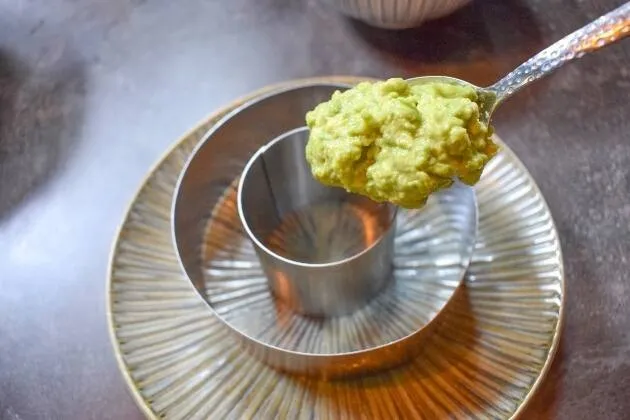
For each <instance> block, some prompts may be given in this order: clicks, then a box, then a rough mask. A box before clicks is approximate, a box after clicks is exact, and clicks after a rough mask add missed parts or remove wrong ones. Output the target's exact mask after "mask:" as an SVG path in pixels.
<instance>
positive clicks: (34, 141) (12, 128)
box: [0, 48, 86, 220]
mask: <svg viewBox="0 0 630 420" xmlns="http://www.w3.org/2000/svg"><path fill="white" fill-rule="evenodd" d="M85 85H86V82H85V74H84V70H83V65H82V64H81V62H80V61H79V60H78V59H77V58H76V57H74V55H73V54H72V53H71V52H70V51H68V50H67V49H65V48H64V49H60V51H59V53H58V56H56V57H55V59H54V60H53V61H52V62H49V63H46V67H44V68H41V69H37V70H34V69H33V68H31V67H29V66H28V65H27V64H26V63H25V62H23V61H22V60H20V59H19V58H18V57H17V56H16V55H14V54H11V53H10V52H8V51H5V50H0V220H2V219H3V218H5V217H8V216H9V215H10V214H11V212H13V211H14V210H15V209H16V207H18V206H19V205H20V204H21V203H23V202H24V201H25V200H27V199H28V198H29V197H30V196H31V194H33V193H34V192H35V191H36V190H38V189H39V187H41V186H42V185H43V184H45V183H46V182H47V181H49V180H50V179H51V178H52V177H53V176H54V175H55V174H56V173H57V172H58V171H59V170H60V169H62V168H63V166H64V164H65V163H66V161H67V159H68V157H69V155H70V154H71V152H72V150H73V149H74V148H75V147H76V142H77V138H78V134H79V128H80V126H81V121H82V119H83V109H84V98H85Z"/></svg>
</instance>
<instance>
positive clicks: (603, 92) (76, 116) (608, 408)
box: [0, 0, 630, 419]
mask: <svg viewBox="0 0 630 420" xmlns="http://www.w3.org/2000/svg"><path fill="white" fill-rule="evenodd" d="M619 4H621V1H619V0H599V1H594V0H592V1H586V0H585V1H580V2H566V1H563V0H544V1H543V0H526V1H525V0H512V1H502V0H478V1H477V2H475V3H473V4H472V5H471V6H469V7H468V8H466V9H464V10H463V11H461V12H459V13H457V14H455V15H452V16H450V17H448V18H446V19H444V20H441V21H438V22H432V23H429V24H426V25H424V26H423V27H421V28H419V29H415V30H409V31H403V32H398V33H394V32H385V31H379V30H374V29H370V28H368V27H366V26H365V25H362V24H358V23H355V22H350V21H347V20H345V19H343V18H341V17H340V16H338V15H337V14H335V13H334V12H332V11H331V10H329V9H327V8H325V7H322V6H320V5H319V3H318V2H315V1H307V0H301V1H300V0H293V1H291V0H230V1H201V0H190V1H180V2H174V1H167V0H155V1H146V0H110V1H98V0H21V1H15V0H0V418H2V419H140V418H142V415H141V413H140V411H139V410H138V409H137V408H136V406H135V405H134V402H133V400H132V398H131V397H130V395H129V393H128V391H127V389H126V387H125V385H124V383H123V381H122V377H121V375H120V373H119V372H118V370H117V367H116V364H115V360H114V356H113V352H112V350H111V345H110V343H109V338H108V336H107V329H106V317H105V301H104V296H105V275H106V271H107V259H108V253H109V249H110V245H111V242H112V239H113V237H114V235H115V232H116V227H117V225H118V224H119V222H120V221H121V219H122V217H123V213H124V211H125V208H126V206H127V203H128V201H129V200H130V199H131V198H132V196H133V194H134V191H135V190H136V188H137V187H138V186H139V184H140V183H141V181H142V179H143V176H144V174H145V173H146V172H147V171H148V170H149V168H150V167H151V165H152V164H153V163H154V162H155V161H156V159H157V158H158V157H159V156H160V155H161V154H162V153H163V152H164V150H165V149H166V148H167V147H168V146H169V145H170V144H172V143H173V142H174V141H175V139H177V138H178V137H179V136H180V135H181V134H182V133H184V132H185V131H186V130H187V129H189V128H190V127H191V126H193V125H194V124H195V123H196V122H197V121H199V120H200V119H201V118H202V117H204V116H205V115H206V114H208V113H210V112H211V111H213V110H214V109H216V108H217V107H219V106H220V105H221V104H224V103H226V102H229V101H230V100H231V99H233V98H235V97H237V96H239V95H242V94H245V93H247V92H248V91H251V90H252V89H254V88H258V87H261V86H263V85H266V84H268V83H271V82H276V81H280V80H285V79H290V78H298V77H307V76H313V75H324V74H358V75H366V76H378V77H387V76H395V75H400V76H411V75H423V74H448V75H453V76H458V77H462V78H465V79H468V80H470V81H472V82H474V83H477V84H488V83H490V82H492V81H494V80H495V79H497V78H498V77H499V76H500V75H502V74H503V73H505V72H507V71H509V70H511V69H512V68H513V67H515V66H516V65H518V64H520V63H521V62H522V61H523V60H524V59H526V58H527V57H528V56H529V55H531V54H532V53H534V52H535V51H536V50H538V49H540V48H541V47H543V46H545V45H547V44H549V43H551V42H553V41H555V40H557V39H558V38H560V37H561V36H562V35H563V34H565V33H568V32H570V31H571V30H573V29H575V28H577V27H579V26H580V25H582V24H584V23H586V22H587V21H588V20H590V19H593V18H595V17H596V16H598V15H600V14H602V13H605V12H606V11H608V10H610V9H612V8H613V7H615V6H617V5H619ZM628 63H630V41H627V40H626V41H625V42H622V43H620V44H618V45H614V46H612V47H610V48H608V49H606V50H604V51H601V52H598V53H597V54H594V55H590V56H587V57H585V58H583V59H582V60H580V61H579V62H577V63H575V64H572V65H570V66H569V67H566V68H564V69H562V70H560V71H559V72H557V73H556V74H554V75H552V76H551V77H549V78H547V79H545V80H543V81H541V82H540V83H538V84H537V85H536V86H533V87H531V88H529V89H527V90H526V91H524V92H523V93H520V94H519V95H518V96H517V97H516V98H514V99H513V100H511V101H509V102H508V103H506V104H505V105H504V107H502V108H501V109H500V110H499V111H498V113H497V115H496V126H497V131H498V132H499V133H500V135H501V136H502V137H503V139H504V140H505V141H506V142H507V143H508V144H509V145H510V146H511V147H513V148H514V150H515V151H517V152H518V153H519V155H520V157H521V158H522V160H523V161H524V162H525V164H526V165H527V166H528V168H529V169H530V170H531V172H532V174H533V175H534V177H535V178H536V180H537V182H538V183H539V185H540V187H541V189H542V191H543V193H544V195H545V197H546V198H547V200H548V202H549V205H550V207H551V210H552V213H553V215H554V217H555V220H556V223H557V225H558V228H559V230H560V235H561V239H562V244H563V247H564V259H565V262H566V274H567V287H568V288H567V292H568V294H567V317H566V324H565V325H566V328H565V330H564V334H563V338H562V343H563V344H562V347H561V349H560V353H559V355H558V358H557V360H556V362H555V363H554V365H553V367H552V370H551V373H550V376H549V377H548V378H547V380H546V381H545V382H544V384H543V386H542V388H541V390H540V393H539V394H538V395H537V396H536V397H535V399H534V401H533V402H532V405H531V406H530V408H529V410H528V411H527V412H526V413H525V416H524V417H525V418H532V419H545V418H559V419H582V418H583V419H596V418H597V419H599V418H601V419H624V418H627V416H628V414H627V413H628V412H630V399H629V398H628V389H630V335H629V334H628V331H629V330H630V283H629V282H628V280H627V273H628V260H629V259H630V240H628V238H630V170H629V169H628V168H630V123H629V120H630V118H629V117H630V102H629V101H628V98H630V67H629V66H628Z"/></svg>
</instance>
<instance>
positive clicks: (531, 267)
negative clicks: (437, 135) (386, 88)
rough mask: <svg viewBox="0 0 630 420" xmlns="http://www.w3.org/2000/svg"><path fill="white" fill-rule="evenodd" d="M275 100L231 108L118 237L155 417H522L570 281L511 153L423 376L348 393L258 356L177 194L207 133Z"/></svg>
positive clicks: (188, 147)
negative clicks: (195, 258) (174, 226)
mask: <svg viewBox="0 0 630 420" xmlns="http://www.w3.org/2000/svg"><path fill="white" fill-rule="evenodd" d="M359 80H360V79H356V78H326V79H317V80H310V82H311V83H312V82H314V81H317V82H322V83H327V82H329V83H356V82H358V81H359ZM301 83H303V81H294V82H287V83H284V84H281V85H279V86H275V87H271V88H268V89H265V90H264V92H269V91H273V90H274V89H286V88H291V87H292V86H299V85H300V84H301ZM261 94H263V92H258V93H255V94H254V95H252V96H250V97H249V98H246V99H244V100H240V101H237V102H236V103H234V104H231V105H230V106H228V107H226V108H224V109H222V110H221V111H219V112H218V113H217V114H215V115H213V116H211V117H210V118H209V119H208V120H207V121H205V122H204V123H202V124H200V125H199V126H198V127H197V128H196V129H194V130H193V131H191V132H190V133H189V134H187V135H186V136H184V137H183V138H182V139H181V141H180V142H178V143H177V144H176V145H175V146H174V147H173V148H172V149H171V150H170V151H169V152H167V154H166V155H165V156H164V158H163V159H162V160H161V161H160V163H159V164H158V165H157V166H156V167H155V168H153V170H152V171H151V172H150V174H149V175H148V177H147V179H146V180H145V182H144V183H143V185H142V187H141V188H140V190H139V192H138V194H137V195H136V197H135V199H134V200H133V202H132V203H131V206H130V208H129V211H128V213H127V216H126V218H125V220H124V222H123V224H122V226H121V229H120V232H119V234H118V236H117V238H116V241H115V244H114V247H113V250H112V255H111V264H110V272H109V277H108V320H109V325H110V333H111V337H112V342H113V344H114V350H115V353H116V356H117V359H118V361H119V365H120V368H121V370H122V372H123V374H124V376H125V378H126V380H127V383H128V385H129V387H130V389H131V391H132V393H133V395H134V396H135V399H136V401H137V403H138V404H139V406H140V407H141V408H142V409H143V411H144V412H145V414H146V415H147V416H148V417H150V418H173V419H179V418H200V419H203V418H239V419H240V418H289V419H293V418H317V419H319V418H369V419H372V418H383V419H389V418H442V417H453V418H511V417H515V416H516V415H518V413H520V412H521V411H522V410H523V408H524V406H525V404H526V403H527V401H528V400H529V399H530V397H531V396H532V394H533V393H534V391H535V390H536V388H537V387H538V385H539V383H540V381H541V380H542V378H543V377H544V375H545V373H546V372H547V370H548V368H549V366H550V364H551V360H552V358H553V355H554V353H555V350H556V348H557V345H558V342H559V332H560V328H561V324H562V316H563V305H564V272H563V264H562V256H561V250H560V244H559V241H558V234H557V231H556V229H555V226H554V223H553V220H552V217H551V214H550V212H549V209H548V207H547V205H546V203H545V201H544V198H543V197H542V195H541V194H540V191H539V190H538V188H537V187H536V185H535V182H534V181H533V179H532V178H531V176H530V175H529V173H528V172H527V170H526V169H525V168H524V166H523V165H522V164H521V163H520V161H518V159H517V158H516V156H515V155H514V154H513V153H512V152H511V151H510V150H509V148H507V146H505V145H504V144H503V143H500V144H501V145H502V148H503V150H502V152H501V153H500V154H499V155H498V156H497V157H496V158H495V159H494V160H493V161H492V162H491V164H490V165H489V167H488V168H487V170H486V172H485V174H484V177H483V178H482V180H481V182H480V183H479V184H478V185H477V187H476V194H477V200H478V204H479V232H478V238H477V244H476V249H475V253H474V256H473V262H472V264H471V266H470V269H469V272H468V275H467V278H466V282H465V285H464V287H462V288H460V289H458V291H457V292H456V294H455V297H454V298H453V303H452V304H451V305H450V306H449V307H448V308H446V310H445V311H444V312H443V314H442V316H441V319H440V323H439V326H438V327H437V328H436V330H435V332H434V333H433V335H432V336H431V337H430V338H429V339H428V341H427V342H426V343H425V348H424V349H422V351H421V353H420V356H419V357H418V358H417V359H416V360H415V361H413V362H411V363H410V364H407V365H404V366H402V367H400V368H397V369H395V370H391V371H388V372H385V373H381V374H378V375H373V376H370V377H363V378H357V379H352V380H344V381H331V382H325V381H319V380H315V379H299V378H295V377H292V376H287V375H283V374H280V373H278V372H276V371H274V370H273V369H271V368H268V367H267V366H265V365H263V364H261V363H260V362H258V361H257V360H255V359H253V358H252V357H251V356H250V355H249V354H248V353H246V352H244V351H243V350H242V349H241V348H240V347H239V346H238V343H237V341H236V340H235V339H234V337H233V336H232V335H230V333H229V332H228V331H227V330H226V328H225V327H224V325H223V324H222V323H221V322H220V321H219V320H218V319H217V318H216V316H215V315H214V314H213V313H212V311H211V310H210V309H209V308H208V307H207V305H206V303H205V302H203V300H202V299H201V298H200V297H199V296H198V295H197V294H196V292H195V290H194V288H193V286H192V285H191V284H190V282H189V281H188V280H187V279H186V277H185V276H184V274H183V273H182V272H181V269H180V266H179V264H178V260H177V257H176V254H175V250H174V248H173V245H172V242H171V234H170V225H169V216H170V214H169V212H170V208H171V207H170V206H171V199H172V193H173V190H174V188H175V184H176V182H177V178H178V176H179V173H180V171H181V169H182V167H183V165H184V162H185V161H186V158H187V157H188V156H189V155H190V153H191V152H192V150H193V148H194V146H195V145H196V144H197V143H198V142H199V141H200V139H201V138H202V136H203V135H204V134H205V133H206V132H207V130H208V129H209V128H210V127H212V126H213V125H214V124H215V123H216V122H217V121H218V120H219V119H220V118H221V117H222V116H224V115H225V114H227V113H228V112H230V111H232V110H233V109H235V108H236V107H238V106H239V105H241V104H242V103H244V102H245V101H246V100H249V99H253V98H256V97H257V96H259V95H261ZM497 141H499V142H500V140H498V139H497Z"/></svg>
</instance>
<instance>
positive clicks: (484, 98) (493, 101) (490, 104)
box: [407, 76, 498, 124]
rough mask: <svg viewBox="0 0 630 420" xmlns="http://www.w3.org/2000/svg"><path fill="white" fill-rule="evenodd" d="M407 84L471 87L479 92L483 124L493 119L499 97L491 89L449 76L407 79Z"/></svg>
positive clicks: (478, 99)
mask: <svg viewBox="0 0 630 420" xmlns="http://www.w3.org/2000/svg"><path fill="white" fill-rule="evenodd" d="M407 83H409V84H410V85H411V86H414V85H415V86H417V85H422V84H426V83H448V84H452V85H459V86H466V87H471V88H473V89H474V90H475V92H477V103H478V104H479V114H480V115H479V119H480V120H481V122H483V123H485V124H488V123H490V118H491V117H492V112H493V111H494V108H495V107H496V105H497V99H498V95H497V92H495V91H494V90H492V89H491V88H484V87H480V86H477V85H473V84H472V83H470V82H467V81H465V80H462V79H458V78H456V77H449V76H421V77H413V78H411V79H407Z"/></svg>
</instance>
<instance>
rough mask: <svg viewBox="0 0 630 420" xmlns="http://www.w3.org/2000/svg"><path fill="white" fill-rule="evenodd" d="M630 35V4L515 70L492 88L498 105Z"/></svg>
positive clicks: (574, 33)
mask: <svg viewBox="0 0 630 420" xmlns="http://www.w3.org/2000/svg"><path fill="white" fill-rule="evenodd" d="M628 35H630V2H627V3H625V4H624V5H622V6H620V7H618V8H616V9H615V10H613V11H611V12H609V13H607V14H605V15H603V16H601V17H599V18H597V19H596V20H594V21H593V22H591V23H589V24H588V25H586V26H584V27H582V28H580V29H578V30H577V31H575V32H573V33H572V34H570V35H567V36H565V37H564V38H562V39H561V40H560V41H558V42H556V43H555V44H553V45H551V46H550V47H548V48H546V49H545V50H543V51H541V52H540V53H538V54H536V55H535V56H533V57H532V58H530V59H529V60H527V61H526V62H525V63H523V64H521V65H520V66H518V67H517V68H516V69H515V70H514V71H512V72H511V73H510V74H508V75H507V76H505V77H504V78H503V79H501V80H499V81H498V82H497V83H495V84H494V85H492V86H490V87H489V90H491V91H493V92H494V93H495V94H496V95H497V102H496V103H497V104H498V103H499V102H502V101H503V100H504V99H506V98H507V97H509V96H510V95H512V94H513V93H515V92H516V91H518V90H520V89H521V88H523V87H524V86H526V85H527V84H529V83H531V82H534V81H536V80H538V79H540V78H542V77H544V76H546V75H548V74H549V73H551V72H553V71H554V70H556V69H557V68H559V67H562V66H563V65H565V64H566V63H568V62H569V61H572V60H574V59H576V58H580V57H582V56H583V55H584V54H586V53H589V52H592V51H596V50H598V49H600V48H603V47H605V46H607V45H609V44H612V43H613V42H616V41H619V40H621V39H623V38H625V37H626V36H628Z"/></svg>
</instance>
